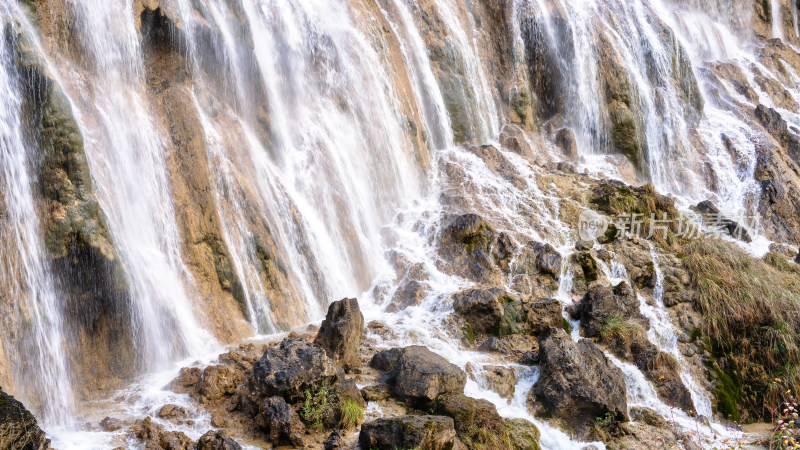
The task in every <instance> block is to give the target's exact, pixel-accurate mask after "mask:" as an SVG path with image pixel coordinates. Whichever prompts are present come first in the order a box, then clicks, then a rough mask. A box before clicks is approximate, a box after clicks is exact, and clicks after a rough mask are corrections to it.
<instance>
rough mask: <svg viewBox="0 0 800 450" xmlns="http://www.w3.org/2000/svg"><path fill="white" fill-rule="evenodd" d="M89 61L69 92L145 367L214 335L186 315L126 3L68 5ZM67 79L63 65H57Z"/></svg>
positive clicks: (186, 286)
mask: <svg viewBox="0 0 800 450" xmlns="http://www.w3.org/2000/svg"><path fill="white" fill-rule="evenodd" d="M74 12H75V16H76V22H77V24H76V28H77V30H78V32H79V38H80V43H81V45H82V48H83V52H84V57H85V59H84V62H85V64H87V65H88V67H87V73H86V75H87V77H86V84H85V85H83V86H72V89H70V92H72V94H71V100H72V103H73V109H74V110H75V113H76V114H75V115H76V119H77V121H78V123H79V125H80V128H81V132H82V134H83V136H84V142H85V151H86V156H87V159H88V161H89V165H90V169H91V173H92V180H93V182H94V185H95V189H96V192H97V196H98V197H99V200H100V204H101V206H102V208H103V211H104V212H105V215H106V217H107V219H108V224H109V228H110V231H111V234H112V235H113V238H114V242H115V245H116V247H117V250H118V253H119V255H120V259H121V262H122V265H123V267H124V269H125V273H126V274H127V276H128V281H129V285H130V291H131V292H130V293H131V297H132V301H133V303H134V305H133V308H132V309H133V311H134V315H135V318H134V323H133V324H132V326H133V329H134V334H135V337H136V344H137V345H138V347H139V352H140V354H141V355H142V357H143V363H144V364H145V365H146V366H148V367H157V366H162V365H164V364H166V363H167V362H169V361H172V360H174V359H175V358H177V357H179V356H182V355H186V354H193V353H197V352H199V351H201V350H202V349H203V348H206V347H207V346H208V345H209V344H211V343H212V342H213V338H210V336H208V334H207V333H206V332H205V331H204V330H203V329H202V328H201V326H200V324H199V323H198V322H197V320H196V319H195V316H194V311H193V308H192V303H191V300H190V298H191V295H192V293H191V275H190V274H189V272H188V271H187V269H186V268H185V267H184V265H183V262H182V260H181V254H180V236H179V234H178V229H177V225H176V222H175V220H176V219H175V212H174V210H173V204H172V197H171V193H170V183H169V179H168V175H167V167H166V162H165V155H164V151H165V144H164V142H163V138H162V134H161V132H160V130H159V129H158V128H157V127H156V125H155V121H154V119H153V115H152V112H151V111H150V110H149V109H148V106H147V103H146V100H145V95H146V93H145V89H146V85H145V78H144V77H145V70H144V62H143V59H142V53H141V49H140V45H139V36H138V34H137V30H136V28H135V24H134V20H133V9H132V3H131V2H125V3H124V5H123V7H120V5H119V4H115V3H112V2H100V3H98V2H94V1H90V0H80V1H76V2H74ZM60 70H63V71H64V72H65V73H64V74H63V76H62V78H63V79H68V80H70V81H72V79H71V78H70V77H69V72H68V70H69V68H60Z"/></svg>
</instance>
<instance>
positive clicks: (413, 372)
mask: <svg viewBox="0 0 800 450" xmlns="http://www.w3.org/2000/svg"><path fill="white" fill-rule="evenodd" d="M370 367H372V368H374V369H378V370H381V371H383V372H384V373H385V375H384V376H385V378H384V379H385V380H386V381H387V382H388V384H389V385H390V386H391V389H392V392H393V394H394V395H395V396H397V397H398V398H400V399H402V400H404V401H407V402H409V403H410V404H412V405H419V406H421V407H425V406H428V405H430V404H431V403H433V402H434V401H436V400H437V399H438V398H439V396H440V395H443V394H449V393H461V392H463V391H464V386H465V385H466V382H467V375H466V373H465V372H464V371H463V370H461V369H460V368H459V367H458V366H455V365H453V364H451V363H449V362H447V360H446V359H444V358H442V357H441V356H439V355H437V354H436V353H433V352H432V351H430V350H428V349H427V348H426V347H422V346H418V345H415V346H411V347H405V348H402V349H391V350H384V351H382V352H379V353H377V354H376V355H375V356H374V357H373V358H372V360H371V361H370Z"/></svg>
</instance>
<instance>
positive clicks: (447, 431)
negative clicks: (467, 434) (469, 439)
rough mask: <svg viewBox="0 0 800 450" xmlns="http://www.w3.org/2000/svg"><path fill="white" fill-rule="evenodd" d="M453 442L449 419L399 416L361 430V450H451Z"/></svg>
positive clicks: (451, 423) (362, 427)
mask: <svg viewBox="0 0 800 450" xmlns="http://www.w3.org/2000/svg"><path fill="white" fill-rule="evenodd" d="M455 441H456V431H455V429H454V426H453V419H451V418H449V417H443V416H401V417H392V418H383V419H378V420H375V421H373V422H367V423H365V424H364V425H362V426H361V433H360V434H359V435H358V442H359V444H360V445H361V448H364V449H378V450H395V449H398V448H414V449H418V450H451V449H453V447H454V445H455Z"/></svg>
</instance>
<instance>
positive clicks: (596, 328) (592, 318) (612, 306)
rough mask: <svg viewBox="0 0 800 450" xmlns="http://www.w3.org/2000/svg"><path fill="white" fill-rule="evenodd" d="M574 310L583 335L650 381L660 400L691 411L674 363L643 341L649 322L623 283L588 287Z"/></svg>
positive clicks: (635, 297)
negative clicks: (577, 315) (629, 363)
mask: <svg viewBox="0 0 800 450" xmlns="http://www.w3.org/2000/svg"><path fill="white" fill-rule="evenodd" d="M577 310H578V314H579V317H580V319H581V330H582V331H583V335H584V336H586V337H589V338H593V339H595V340H597V341H599V342H602V343H603V344H605V345H606V347H607V348H608V349H609V350H610V351H611V352H612V353H613V354H614V355H616V356H617V357H618V358H620V359H623V360H626V361H629V362H632V363H633V364H634V365H635V366H636V367H638V368H639V369H640V370H641V371H642V372H643V373H644V374H645V376H647V378H648V379H649V380H650V381H651V382H653V384H654V386H655V388H656V391H657V392H658V394H659V396H660V397H661V399H662V400H664V401H665V402H668V403H669V404H672V405H675V406H677V407H680V408H683V409H684V410H686V411H688V412H693V411H694V405H693V403H692V397H691V393H690V392H689V390H688V389H687V388H686V386H684V384H683V381H682V380H681V377H680V368H679V367H678V363H677V361H676V360H675V358H674V357H673V356H672V355H669V354H667V353H664V352H661V351H659V350H658V348H656V346H655V345H653V343H652V342H650V340H649V339H648V338H647V332H646V330H647V327H648V326H649V321H648V320H647V318H645V317H644V316H643V315H642V314H641V312H640V310H639V299H638V298H637V296H636V294H635V293H634V291H633V289H631V287H630V286H628V284H627V283H625V282H624V281H623V282H621V283H620V284H618V285H617V286H616V287H614V288H613V289H612V288H609V287H608V286H603V285H595V286H592V287H591V288H590V289H589V291H588V292H587V293H586V295H585V296H584V298H583V300H582V301H581V303H580V304H579V305H578V308H577Z"/></svg>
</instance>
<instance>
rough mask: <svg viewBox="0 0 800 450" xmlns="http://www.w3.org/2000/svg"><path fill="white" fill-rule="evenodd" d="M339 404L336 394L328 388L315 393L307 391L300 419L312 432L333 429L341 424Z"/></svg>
mask: <svg viewBox="0 0 800 450" xmlns="http://www.w3.org/2000/svg"><path fill="white" fill-rule="evenodd" d="M338 404H339V399H338V398H337V396H336V392H335V391H333V390H332V389H330V388H328V387H322V388H320V389H319V390H318V391H317V392H314V393H312V392H311V391H306V399H305V402H304V403H303V407H302V408H301V409H300V419H302V420H303V422H304V423H305V424H306V426H308V427H309V428H310V429H312V430H317V431H319V430H323V429H327V428H333V427H334V426H335V425H336V424H337V423H338V422H339V409H338Z"/></svg>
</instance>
